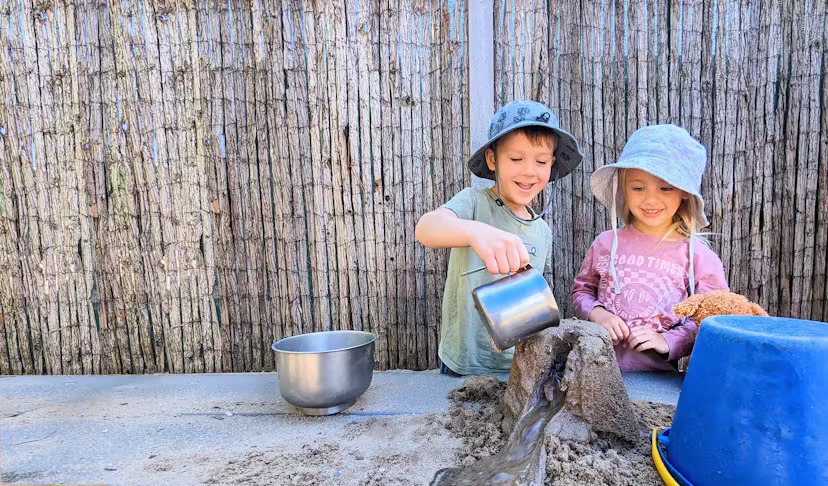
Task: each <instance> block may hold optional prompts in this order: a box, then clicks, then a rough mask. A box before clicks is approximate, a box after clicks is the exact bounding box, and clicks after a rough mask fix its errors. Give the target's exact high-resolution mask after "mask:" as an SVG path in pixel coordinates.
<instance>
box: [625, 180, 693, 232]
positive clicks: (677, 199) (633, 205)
mask: <svg viewBox="0 0 828 486" xmlns="http://www.w3.org/2000/svg"><path fill="white" fill-rule="evenodd" d="M686 198H687V193H685V192H684V191H682V190H681V189H676V188H675V187H673V186H671V185H670V184H668V183H666V182H664V181H663V180H661V179H659V178H658V177H656V176H654V175H652V174H650V173H649V172H644V171H643V170H639V169H627V173H626V174H625V181H624V199H625V200H626V202H627V206H629V208H630V212H632V214H633V217H635V221H633V226H635V227H636V228H637V229H638V230H639V231H641V232H642V233H646V234H650V235H652V236H656V237H658V238H661V237H662V236H663V235H664V233H665V232H666V231H667V228H669V227H670V225H671V224H673V215H674V214H676V211H678V208H679V206H680V205H681V201H682V199H686Z"/></svg>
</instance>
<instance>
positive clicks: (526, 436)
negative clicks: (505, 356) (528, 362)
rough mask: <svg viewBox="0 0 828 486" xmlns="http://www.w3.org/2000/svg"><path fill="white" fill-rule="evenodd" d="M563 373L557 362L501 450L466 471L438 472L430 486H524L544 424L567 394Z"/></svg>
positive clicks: (559, 362)
mask: <svg viewBox="0 0 828 486" xmlns="http://www.w3.org/2000/svg"><path fill="white" fill-rule="evenodd" d="M563 369H564V363H563V361H558V362H557V363H556V364H555V367H554V369H553V370H552V372H551V373H550V376H549V377H548V378H547V379H546V380H545V381H542V382H541V383H540V385H539V386H538V387H537V389H536V390H535V391H534V393H533V394H532V397H531V398H530V402H529V407H528V408H527V409H526V411H525V412H524V413H523V415H521V417H520V418H519V419H518V421H517V423H516V424H515V428H514V430H512V434H511V435H510V436H509V440H508V441H507V442H506V446H505V447H504V448H503V450H501V451H500V452H498V453H497V454H495V455H493V456H489V457H485V458H483V459H481V460H479V461H477V462H476V463H474V464H472V465H471V466H469V467H467V468H466V469H457V468H446V469H441V470H439V471H437V473H436V474H435V475H434V479H432V481H431V486H478V485H498V486H502V485H513V484H514V485H518V484H524V478H526V477H527V475H529V474H531V471H530V468H531V467H532V466H533V465H537V458H538V456H539V454H540V450H541V448H540V445H542V444H543V437H544V434H543V431H544V430H545V429H546V424H548V423H549V421H550V420H552V417H554V416H555V415H557V413H558V412H560V411H561V409H562V408H563V406H564V403H565V401H566V393H565V392H564V391H562V390H561V376H562V375H563ZM541 467H545V465H541Z"/></svg>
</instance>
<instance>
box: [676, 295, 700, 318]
mask: <svg viewBox="0 0 828 486" xmlns="http://www.w3.org/2000/svg"><path fill="white" fill-rule="evenodd" d="M703 299H704V295H702V294H695V295H691V296H690V297H687V298H686V299H684V300H682V301H681V302H679V303H678V304H676V305H675V306H673V313H674V314H675V315H676V316H678V317H690V316H692V315H693V314H695V313H696V311H698V310H699V305H700V304H701V302H702V300H703Z"/></svg>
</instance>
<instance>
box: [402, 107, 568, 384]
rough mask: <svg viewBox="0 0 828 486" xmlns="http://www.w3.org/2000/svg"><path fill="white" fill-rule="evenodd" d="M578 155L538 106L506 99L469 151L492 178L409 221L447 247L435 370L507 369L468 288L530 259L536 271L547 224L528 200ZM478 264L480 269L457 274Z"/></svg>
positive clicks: (476, 169)
mask: <svg viewBox="0 0 828 486" xmlns="http://www.w3.org/2000/svg"><path fill="white" fill-rule="evenodd" d="M582 158H583V155H582V154H581V151H580V149H579V148H578V143H577V142H576V141H575V139H574V138H573V137H572V135H570V134H569V133H568V132H566V131H564V130H561V129H560V126H559V123H558V120H557V118H556V117H555V115H554V114H553V113H552V111H551V110H550V109H549V108H547V107H546V106H544V105H542V104H540V103H537V102H534V101H513V102H511V103H509V104H507V105H505V106H504V107H502V108H501V109H499V110H498V111H497V112H496V113H495V114H494V116H493V117H492V120H491V123H490V125H489V140H488V142H486V143H485V144H483V146H482V147H480V148H479V149H478V150H477V151H476V152H475V153H474V154H473V155H472V156H471V158H469V162H468V166H469V170H471V171H472V173H474V174H475V175H477V176H478V177H482V178H485V179H490V180H493V181H495V185H494V187H490V188H488V189H485V190H478V189H473V188H466V189H463V190H462V191H460V192H459V193H457V194H456V195H455V196H454V197H453V198H452V199H451V200H450V201H449V202H447V203H445V204H444V205H442V206H441V207H439V208H438V209H435V210H434V211H431V212H429V213H426V214H424V215H423V216H422V217H421V218H420V220H419V221H418V222H417V228H416V236H417V240H418V241H419V242H420V243H422V244H423V245H425V246H427V247H429V248H451V249H452V250H451V253H450V255H449V265H448V275H447V276H446V285H445V290H444V291H443V308H442V329H441V332H440V346H439V350H438V355H439V357H440V361H441V363H442V364H441V366H440V371H441V372H443V373H452V374H460V375H469V374H485V373H492V372H500V371H509V369H510V368H511V365H512V355H513V354H514V350H513V349H509V350H506V351H504V352H498V351H496V350H495V349H494V348H493V347H492V346H491V345H490V344H489V337H488V334H487V333H486V329H485V327H484V326H483V323H482V322H481V320H480V317H479V316H478V314H477V311H476V310H475V309H474V302H473V300H472V296H471V292H472V290H474V289H475V288H477V287H479V286H480V285H483V284H486V283H489V282H492V281H494V280H495V279H497V278H498V277H497V275H499V274H507V273H512V272H516V271H517V270H518V269H520V268H521V267H524V266H526V265H527V264H531V265H532V266H533V267H535V268H537V269H538V270H543V269H544V266H545V264H546V261H547V257H548V255H549V254H550V248H551V243H552V231H551V230H550V229H549V226H548V225H547V224H546V223H545V222H544V221H543V220H541V219H540V217H541V216H543V214H544V213H545V212H546V209H548V207H549V203H550V202H551V198H550V201H549V202H548V203H547V205H546V208H545V209H544V210H543V211H541V213H540V214H535V213H534V211H532V208H530V207H529V203H530V202H531V201H532V200H533V199H534V198H535V197H536V196H537V195H538V194H539V193H540V192H541V191H542V190H543V188H544V187H545V186H546V184H547V183H549V182H552V181H554V180H556V179H560V178H561V177H563V176H565V175H566V174H568V173H569V172H570V171H571V170H572V169H574V168H575V167H577V166H578V164H579V163H580V162H581V159H582ZM483 265H485V266H486V268H487V270H488V273H487V272H475V273H472V274H470V275H467V276H461V274H462V273H463V272H466V271H469V270H473V269H475V268H479V267H481V266H483Z"/></svg>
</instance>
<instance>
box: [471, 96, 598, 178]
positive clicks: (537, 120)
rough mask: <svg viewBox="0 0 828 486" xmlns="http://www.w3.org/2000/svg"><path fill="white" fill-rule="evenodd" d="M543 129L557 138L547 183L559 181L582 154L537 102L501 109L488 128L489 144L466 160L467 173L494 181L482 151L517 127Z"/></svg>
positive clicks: (519, 102)
mask: <svg viewBox="0 0 828 486" xmlns="http://www.w3.org/2000/svg"><path fill="white" fill-rule="evenodd" d="M530 126H535V127H544V128H548V129H550V130H552V131H553V132H554V133H555V135H556V136H557V138H558V143H557V145H556V146H555V153H554V155H555V165H553V166H552V177H550V179H549V182H552V181H554V180H556V179H560V178H562V177H563V176H565V175H567V174H569V173H570V172H571V171H572V169H574V168H575V167H578V164H580V163H581V159H583V158H584V154H583V153H581V149H580V148H578V142H577V141H576V140H575V137H573V136H572V135H571V134H570V133H569V132H567V131H566V130H562V129H561V124H560V122H558V117H556V116H555V114H554V113H552V110H550V109H549V108H547V107H546V106H545V105H543V104H541V103H538V102H537V101H529V100H521V101H513V102H511V103H508V104H506V105H504V106H503V107H501V108H500V109H499V110H497V112H496V113H495V114H494V116H493V117H492V121H491V123H490V124H489V140H488V141H487V142H486V143H484V144H483V145H482V146H481V147H480V148H478V149H477V151H476V152H475V153H474V154H473V155H472V156H471V157H470V158H469V170H471V171H472V174H474V175H476V176H477V177H482V178H484V179H491V180H493V181H496V179H495V173H494V171H493V170H491V169H489V166H488V165H486V149H487V148H489V146H490V145H491V144H492V143H493V142H494V141H495V140H497V139H498V138H500V137H502V136H503V135H506V134H507V133H509V132H511V131H513V130H515V129H517V128H521V127H530Z"/></svg>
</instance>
